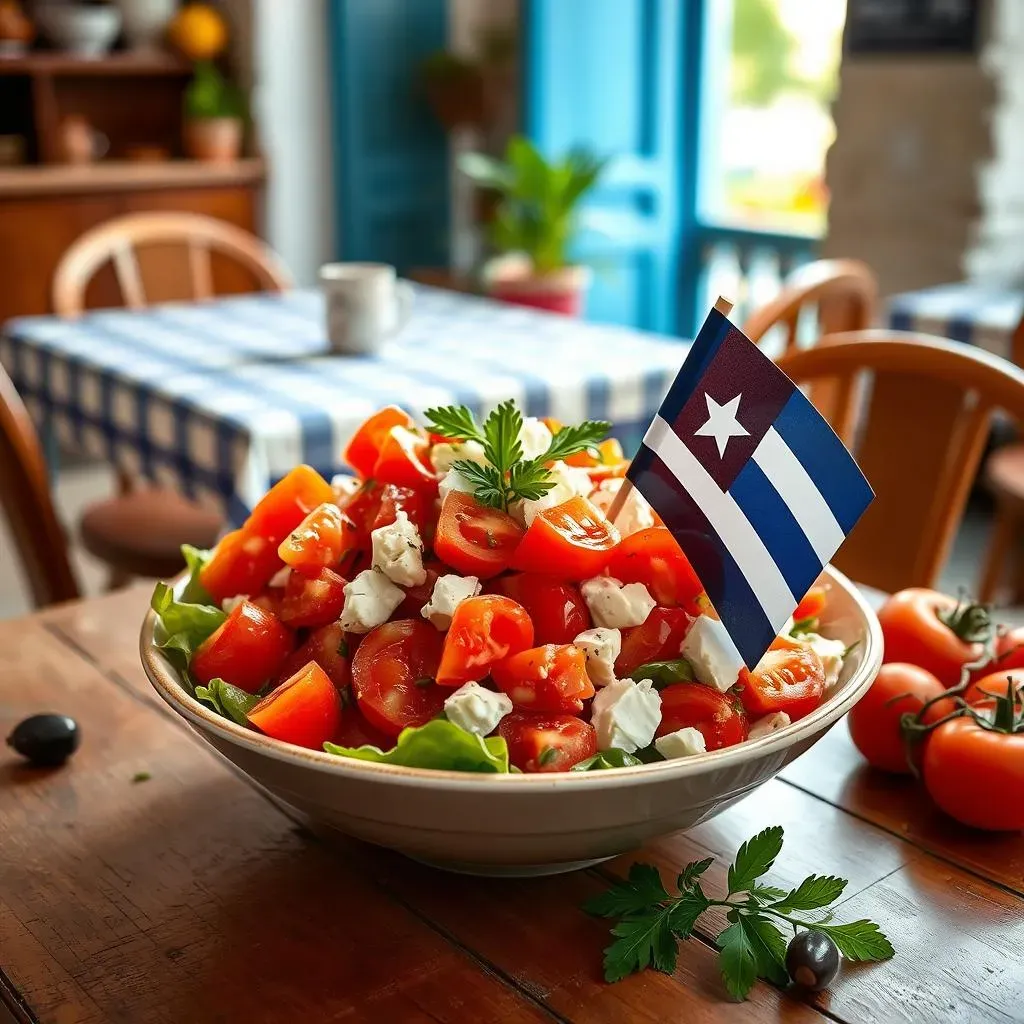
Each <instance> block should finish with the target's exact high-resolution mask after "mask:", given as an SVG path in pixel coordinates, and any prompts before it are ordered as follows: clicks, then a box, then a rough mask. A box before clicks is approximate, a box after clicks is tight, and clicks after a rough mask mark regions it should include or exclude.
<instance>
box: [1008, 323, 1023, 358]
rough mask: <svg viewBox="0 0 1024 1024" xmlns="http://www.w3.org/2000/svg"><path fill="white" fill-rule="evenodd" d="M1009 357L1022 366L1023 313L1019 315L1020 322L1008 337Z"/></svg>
mask: <svg viewBox="0 0 1024 1024" xmlns="http://www.w3.org/2000/svg"><path fill="white" fill-rule="evenodd" d="M1010 358H1011V359H1012V360H1013V361H1014V362H1015V363H1016V364H1017V365H1018V366H1022V367H1024V314H1022V315H1021V318H1020V323H1018V324H1017V327H1016V329H1015V330H1014V332H1013V337H1011V339H1010Z"/></svg>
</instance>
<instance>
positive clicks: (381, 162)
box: [329, 0, 449, 271]
mask: <svg viewBox="0 0 1024 1024" xmlns="http://www.w3.org/2000/svg"><path fill="white" fill-rule="evenodd" d="M329 15H330V20H329V32H330V41H331V49H330V53H331V63H330V75H331V103H332V115H331V116H332V122H333V143H334V172H333V173H334V193H335V211H336V212H335V219H336V238H337V239H338V244H337V249H338V254H339V256H340V258H342V259H345V260H372V261H378V262H383V263H393V264H394V265H395V266H397V267H398V268H399V270H401V271H406V270H408V269H409V268H410V267H414V266H447V264H448V245H449V169H448V142H447V139H446V137H445V134H444V132H443V130H442V128H441V126H440V124H439V123H438V121H437V119H436V118H435V117H434V116H433V114H432V113H431V111H430V109H429V108H428V107H427V104H426V100H425V99H424V94H423V89H422V85H421V79H420V67H421V65H422V63H423V60H424V58H425V57H427V56H428V55H429V54H431V53H432V52H434V51H435V50H440V49H444V48H445V46H446V45H447V34H448V13H447V4H446V2H445V0H414V2H410V0H369V2H368V0H329Z"/></svg>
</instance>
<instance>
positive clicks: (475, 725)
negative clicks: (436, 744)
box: [444, 683, 512, 736]
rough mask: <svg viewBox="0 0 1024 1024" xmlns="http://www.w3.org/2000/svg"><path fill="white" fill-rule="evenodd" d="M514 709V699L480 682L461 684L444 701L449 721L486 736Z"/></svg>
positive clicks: (467, 730) (478, 734) (461, 727)
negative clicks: (489, 688)
mask: <svg viewBox="0 0 1024 1024" xmlns="http://www.w3.org/2000/svg"><path fill="white" fill-rule="evenodd" d="M511 710H512V701H511V700H510V699H509V698H508V696H506V695H505V694H504V693H495V692H494V691H493V690H488V689H487V688H486V687H483V686H481V685H480V684H479V683H466V684H465V685H464V686H460V687H459V688H458V689H457V690H456V691H455V692H454V693H453V694H452V695H451V696H450V697H448V698H447V699H446V700H445V702H444V713H445V716H446V717H447V719H448V721H449V722H451V723H452V724H453V725H457V726H458V727H459V728H460V729H465V730H466V732H471V733H475V734H476V735H477V736H486V735H487V734H488V733H491V732H494V730H495V729H496V728H497V726H498V723H499V722H500V721H501V720H502V719H503V718H504V717H505V716H506V715H507V714H508V713H509V712H510V711H511Z"/></svg>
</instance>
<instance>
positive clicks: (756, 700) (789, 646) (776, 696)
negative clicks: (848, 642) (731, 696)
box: [736, 637, 825, 722]
mask: <svg viewBox="0 0 1024 1024" xmlns="http://www.w3.org/2000/svg"><path fill="white" fill-rule="evenodd" d="M736 692H737V693H738V694H739V695H740V699H741V700H742V701H743V706H744V707H745V708H746V709H747V712H748V714H749V715H750V717H751V718H760V717H761V716H762V715H767V714H770V713H771V712H773V711H785V712H786V714H787V715H789V717H790V718H791V719H792V720H793V721H794V722H795V721H796V720H797V719H798V718H803V717H804V716H805V715H808V714H810V713H811V712H812V711H813V710H814V709H815V708H816V707H817V706H818V705H819V704H820V703H821V700H822V697H823V696H824V694H825V666H824V665H823V664H822V662H821V658H820V657H819V656H818V655H817V654H816V653H815V652H814V651H812V650H811V648H810V647H809V646H808V645H807V644H804V643H800V641H798V640H790V639H788V638H786V637H777V638H776V639H775V641H774V642H773V643H772V646H771V648H769V650H768V651H766V652H765V655H764V657H763V658H762V659H761V660H760V661H759V662H758V663H757V667H756V668H755V669H754V670H753V671H752V672H748V671H747V669H745V668H742V669H740V681H739V683H738V685H737V687H736Z"/></svg>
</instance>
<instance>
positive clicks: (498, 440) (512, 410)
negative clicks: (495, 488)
mask: <svg viewBox="0 0 1024 1024" xmlns="http://www.w3.org/2000/svg"><path fill="white" fill-rule="evenodd" d="M522 429H523V414H522V413H521V412H520V411H519V409H518V408H516V404H515V402H513V401H512V400H511V399H509V400H508V401H507V402H502V403H501V404H500V405H499V406H498V407H497V408H496V409H492V410H491V412H490V414H489V415H488V417H487V419H486V420H484V454H485V455H486V456H487V461H488V462H490V464H491V465H492V466H494V467H495V468H496V469H498V470H499V471H500V472H501V473H502V474H504V473H507V472H508V470H509V468H510V467H511V466H512V464H513V463H515V462H519V461H520V459H522V457H523V446H522V445H521V444H520V443H519V431H520V430H522Z"/></svg>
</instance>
